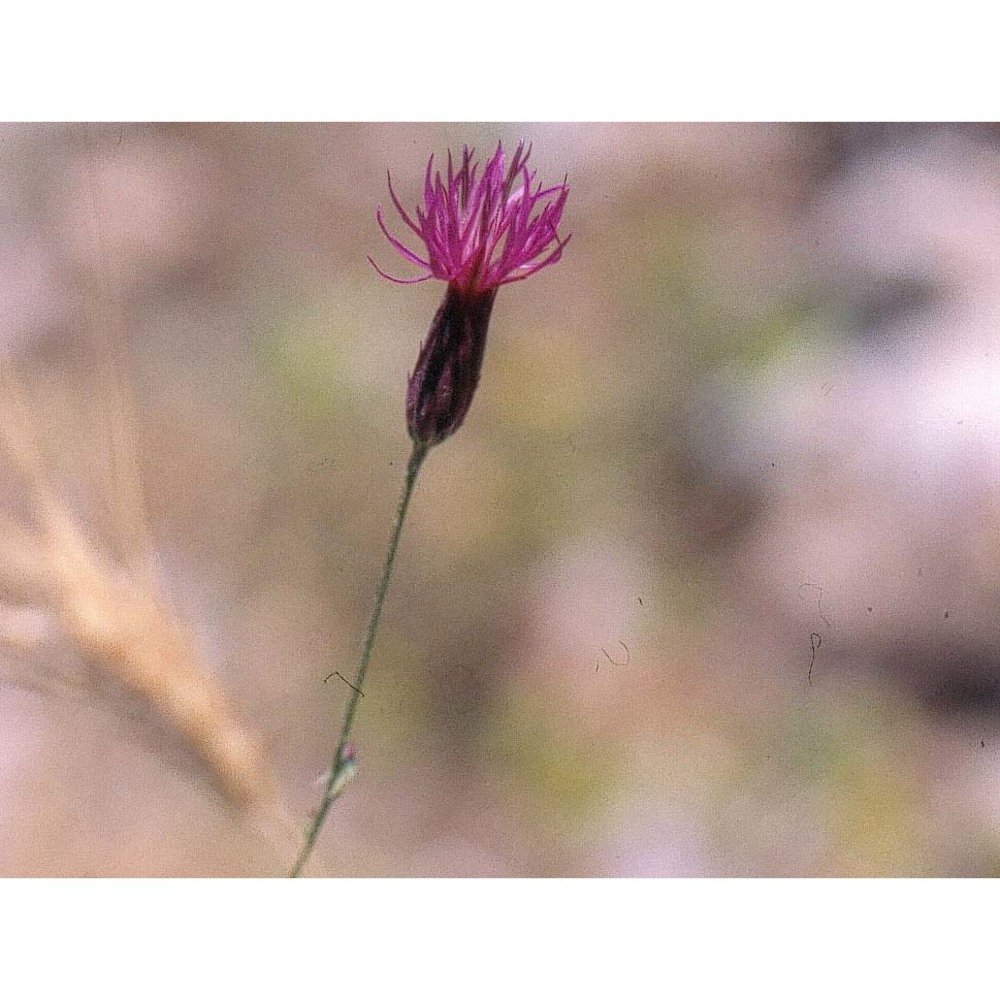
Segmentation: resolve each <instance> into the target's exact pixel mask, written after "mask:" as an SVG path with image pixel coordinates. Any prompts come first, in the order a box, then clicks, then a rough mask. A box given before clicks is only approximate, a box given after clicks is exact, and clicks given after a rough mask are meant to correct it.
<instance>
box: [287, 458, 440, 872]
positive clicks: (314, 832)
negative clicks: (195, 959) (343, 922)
mask: <svg viewBox="0 0 1000 1000" xmlns="http://www.w3.org/2000/svg"><path fill="white" fill-rule="evenodd" d="M429 450H430V447H429V445H426V444H421V443H419V442H415V443H414V445H413V452H412V453H411V454H410V461H409V464H408V465H407V467H406V482H405V483H404V484H403V495H402V496H401V497H400V499H399V508H398V509H397V510H396V520H395V523H394V524H393V526H392V536H391V537H390V539H389V550H388V552H387V553H386V557H385V565H384V566H383V567H382V578H381V579H380V580H379V583H378V590H377V591H376V592H375V606H374V607H373V608H372V616H371V618H370V619H369V621H368V631H367V633H366V634H365V644H364V646H363V647H362V649H361V662H360V663H359V664H358V672H357V673H356V674H355V676H354V683H353V684H351V697H350V698H349V699H348V702H347V710H346V711H345V712H344V721H343V724H342V725H341V727H340V736H339V737H338V739H337V749H336V750H335V751H334V754H333V762H332V763H331V765H330V776H329V778H328V779H327V782H326V788H325V789H324V790H323V800H322V801H321V802H320V804H319V808H318V809H317V810H316V814H315V816H313V819H312V822H311V823H310V824H309V829H308V830H307V831H306V839H305V843H304V844H303V846H302V851H301V852H300V854H299V856H298V859H297V860H296V862H295V864H294V866H293V867H292V870H291V872H290V874H289V877H290V878H297V877H298V876H299V875H300V874H301V873H302V869H303V868H304V867H305V864H306V862H307V861H308V860H309V856H310V855H311V854H312V850H313V847H314V846H315V844H316V838H317V837H319V832H320V830H321V829H322V828H323V823H324V821H325V820H326V814H327V813H328V812H329V811H330V806H331V805H333V802H334V800H335V799H336V798H337V796H338V795H339V794H340V791H341V789H342V788H343V786H344V781H341V780H340V779H341V778H342V777H344V776H345V775H346V773H347V772H348V770H349V769H350V768H351V767H352V766H353V763H352V761H351V760H349V759H346V758H345V756H344V751H345V749H346V748H347V741H348V740H349V739H350V736H351V729H352V727H353V726H354V716H355V714H356V713H357V710H358V701H359V700H360V699H361V696H362V694H363V692H364V683H365V674H366V673H367V672H368V661H369V660H370V659H371V656H372V650H373V649H374V648H375V637H376V635H377V634H378V625H379V619H380V618H381V617H382V605H383V604H384V603H385V595H386V593H387V591H388V590H389V581H390V580H391V579H392V566H393V563H394V562H395V561H396V549H397V548H398V546H399V538H400V535H402V533H403V522H404V521H405V520H406V510H407V508H408V507H409V506H410V498H411V497H412V496H413V487H414V486H415V485H416V482H417V473H418V472H420V466H421V465H423V462H424V459H425V458H426V457H427V452H428V451H429Z"/></svg>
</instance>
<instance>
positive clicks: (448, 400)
mask: <svg viewBox="0 0 1000 1000" xmlns="http://www.w3.org/2000/svg"><path fill="white" fill-rule="evenodd" d="M530 152H531V150H530V148H529V150H528V151H527V152H525V151H524V143H518V146H517V149H516V150H515V152H514V156H513V158H512V160H511V163H510V167H509V168H508V169H507V170H506V172H505V171H504V164H505V158H504V151H503V146H502V145H500V144H498V145H497V151H496V153H494V154H493V158H492V159H491V160H490V161H489V163H487V164H486V169H485V170H483V173H482V176H481V177H478V178H477V176H476V175H477V173H478V171H479V164H478V163H474V162H473V160H472V157H473V151H472V150H471V149H469V148H468V147H466V148H465V149H463V150H462V165H461V166H460V167H459V168H458V171H457V172H456V171H455V168H454V164H453V163H452V159H451V153H449V154H448V180H447V183H445V181H444V179H443V178H442V177H441V173H440V171H438V172H437V173H436V174H435V175H434V179H433V181H432V180H431V172H432V170H433V165H434V158H433V157H431V159H430V162H429V163H428V164H427V173H426V175H425V177H424V205H423V208H418V209H417V210H416V221H415V222H414V220H413V219H412V218H411V217H410V216H409V215H408V214H407V212H406V210H405V209H404V208H403V206H402V205H401V204H400V202H399V199H398V198H397V197H396V192H395V191H393V189H392V179H391V178H390V180H389V194H390V196H391V197H392V203H393V204H394V205H395V206H396V210H397V211H398V212H399V214H400V216H401V217H402V219H403V222H404V223H406V225H407V226H408V227H409V228H410V229H411V230H412V231H413V232H414V233H415V234H416V235H417V236H419V237H420V239H421V241H422V242H423V244H424V247H425V256H424V257H421V256H419V255H418V254H416V253H414V252H413V251H412V250H410V249H409V247H407V246H405V245H404V244H403V243H401V242H400V241H399V240H398V239H396V237H395V236H393V235H392V233H390V232H389V230H388V229H387V228H386V226H385V222H384V221H383V219H382V208H381V206H379V210H378V212H377V213H376V216H375V217H376V218H377V219H378V224H379V226H380V227H381V229H382V232H383V233H385V236H386V239H387V240H388V241H389V242H390V243H391V244H392V245H393V246H394V247H395V248H396V249H397V250H398V251H399V252H400V253H401V254H402V255H403V256H404V257H405V258H406V259H407V260H409V261H410V262H411V263H413V264H416V265H417V266H418V267H423V268H426V270H427V274H425V275H423V276H422V277H419V278H393V277H392V276H391V275H388V274H386V273H385V272H384V271H383V270H382V269H381V268H380V267H379V266H378V265H377V264H376V263H375V261H373V260H372V259H371V257H369V258H368V260H369V261H370V262H371V265H372V267H374V268H375V270H376V271H378V273H379V274H381V275H382V277H384V278H388V279H389V280H390V281H395V282H397V283H399V284H404V285H406V284H412V283H414V282H417V281H426V280H427V279H428V278H439V279H440V280H441V281H446V282H447V283H448V288H447V290H446V292H445V296H444V301H443V302H442V303H441V306H440V308H439V309H438V311H437V314H436V315H435V317H434V320H433V322H432V323H431V328H430V332H429V333H428V334H427V339H426V340H425V341H424V343H423V345H422V346H421V348H420V355H419V357H418V358H417V367H416V368H415V369H414V371H413V374H412V375H411V376H410V381H409V384H408V386H407V391H406V424H407V429H408V430H409V433H410V437H411V438H413V440H414V442H416V443H417V444H419V445H422V446H424V447H425V448H430V447H432V446H433V445H436V444H438V443H440V442H441V441H443V440H444V439H445V438H447V437H449V436H450V435H452V434H454V433H455V431H456V430H458V428H459V427H460V426H461V424H462V421H463V420H464V419H465V415H466V413H468V411H469V407H470V406H471V405H472V397H473V396H474V395H475V392H476V387H477V386H478V384H479V372H480V369H481V368H482V363H483V354H484V352H485V349H486V333H487V329H488V327H489V322H490V313H491V312H492V310H493V300H494V299H495V298H496V293H497V289H498V288H499V287H500V286H501V285H508V284H510V283H511V282H512V281H522V280H524V279H525V278H528V277H530V276H531V275H533V274H534V273H535V272H536V271H540V270H541V269H542V268H543V267H547V266H548V265H549V264H554V263H555V262H556V261H557V260H559V258H560V257H561V256H562V252H563V248H564V247H565V246H566V244H567V243H568V242H569V237H567V238H566V239H565V240H562V239H560V238H559V233H558V227H559V222H560V220H561V219H562V213H563V207H564V206H565V204H566V199H567V198H568V197H569V188H568V187H567V186H566V182H565V180H564V181H563V183H562V184H557V185H556V186H555V187H550V188H545V189H543V188H542V186H541V185H540V184H539V185H538V186H537V188H536V189H535V190H534V191H532V189H531V185H532V182H533V180H534V174H532V173H529V172H528V168H527V166H526V164H527V162H528V156H529V155H530Z"/></svg>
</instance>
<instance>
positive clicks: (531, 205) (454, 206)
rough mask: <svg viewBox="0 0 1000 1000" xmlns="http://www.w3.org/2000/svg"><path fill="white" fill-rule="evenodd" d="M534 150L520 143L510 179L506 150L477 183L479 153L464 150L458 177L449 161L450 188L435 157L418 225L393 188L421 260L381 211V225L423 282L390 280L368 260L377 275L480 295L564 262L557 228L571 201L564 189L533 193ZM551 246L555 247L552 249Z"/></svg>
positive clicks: (500, 148)
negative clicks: (441, 284)
mask: <svg viewBox="0 0 1000 1000" xmlns="http://www.w3.org/2000/svg"><path fill="white" fill-rule="evenodd" d="M530 155H531V148H530V147H529V148H528V150H527V152H525V150H524V143H523V142H521V143H518V146H517V149H516V150H515V151H514V156H513V158H512V159H511V162H510V167H509V168H508V169H507V170H506V171H505V170H504V165H505V159H506V158H505V155H504V150H503V146H502V145H501V144H500V143H498V144H497V151H496V152H495V153H494V154H493V157H492V159H490V161H489V163H487V164H486V169H485V170H483V173H482V176H481V177H478V178H477V176H476V175H477V173H478V171H479V164H478V163H477V162H474V161H473V156H474V150H471V149H469V148H468V147H465V148H464V149H463V150H462V164H461V166H460V167H459V168H458V170H457V171H456V170H455V169H454V165H453V163H452V158H451V153H450V152H449V153H448V177H447V183H446V182H445V180H444V179H443V178H442V176H441V172H440V171H438V172H436V173H435V174H434V178H433V180H432V179H431V174H432V171H433V168H434V157H433V156H432V157H431V159H430V161H429V162H428V164H427V172H426V174H425V176H424V204H423V208H419V207H418V208H417V210H416V221H415V222H414V220H413V218H411V216H410V215H409V214H408V213H407V212H406V210H405V209H404V208H403V206H402V205H401V204H400V201H399V199H398V198H397V197H396V192H395V191H394V190H393V188H392V178H391V177H390V178H389V195H390V197H391V198H392V203H393V204H394V205H395V206H396V210H397V211H398V212H399V214H400V217H401V218H402V220H403V222H404V223H405V224H406V225H407V226H408V227H409V228H410V229H411V230H412V231H413V233H414V234H415V235H416V236H418V237H419V238H420V240H421V241H422V242H423V244H424V247H425V254H424V256H420V255H419V254H417V253H414V252H413V251H412V250H410V249H409V248H408V247H407V246H405V245H404V244H403V243H402V242H401V241H400V240H398V239H396V237H395V236H393V235H392V233H390V232H389V230H388V229H387V228H386V225H385V221H384V220H383V218H382V208H381V206H379V209H378V212H377V213H376V218H377V219H378V224H379V226H380V227H381V229H382V232H383V233H384V234H385V237H386V239H387V240H388V241H389V242H390V243H391V244H392V245H393V246H394V247H395V248H396V249H397V250H398V251H399V252H400V253H401V254H402V255H403V256H404V257H405V258H406V259H407V260H409V261H410V262H411V263H413V264H416V265H417V266H418V267H422V268H426V269H427V272H428V273H427V274H425V275H423V276H422V277H419V278H409V279H406V278H393V277H392V276H391V275H388V274H386V273H385V272H384V271H383V270H382V269H381V268H380V267H379V266H378V265H377V264H376V263H375V261H373V260H372V259H371V257H369V258H368V259H369V261H371V264H372V267H374V268H375V270H377V271H378V273H379V274H381V275H382V277H384V278H388V279H389V280H390V281H395V282H397V283H399V284H412V283H415V282H418V281H426V280H427V279H428V278H439V279H440V280H442V281H447V282H448V283H449V285H452V286H454V287H455V289H456V290H457V291H460V292H463V293H465V294H466V295H469V294H472V295H475V294H481V293H483V292H487V291H489V290H491V289H496V288H499V287H500V286H501V285H507V284H510V283H511V282H512V281H522V280H523V279H525V278H528V277H530V276H531V275H532V274H534V273H535V272H536V271H540V270H541V269H542V268H543V267H547V266H548V265H549V264H554V263H555V262H556V261H557V260H559V258H560V257H561V256H562V252H563V248H564V247H565V246H566V244H567V243H568V242H569V237H567V238H566V239H565V240H561V239H560V238H559V234H558V231H557V230H558V227H559V221H560V219H561V218H562V213H563V208H564V206H565V204H566V199H567V197H568V196H569V188H568V187H567V186H566V183H565V181H564V182H563V183H562V184H557V185H555V186H554V187H549V188H545V189H544V190H543V189H542V186H541V184H539V185H538V186H537V187H536V189H535V190H534V191H532V188H531V185H532V182H533V180H534V176H535V175H534V174H533V173H531V172H529V171H528V168H527V163H528V157H529V156H530ZM553 244H555V245H554V246H553Z"/></svg>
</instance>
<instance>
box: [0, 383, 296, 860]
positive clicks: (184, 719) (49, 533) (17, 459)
mask: <svg viewBox="0 0 1000 1000" xmlns="http://www.w3.org/2000/svg"><path fill="white" fill-rule="evenodd" d="M0 391H2V392H3V397H4V398H3V409H4V412H3V413H0V442H2V444H3V445H4V447H5V449H6V451H7V453H8V456H9V457H10V459H11V460H12V463H13V465H14V466H15V467H16V469H17V470H18V472H19V473H20V478H21V479H22V480H23V483H24V486H25V487H26V489H27V491H28V496H29V499H30V506H31V511H32V518H33V520H34V528H35V531H34V532H27V531H25V530H24V529H23V528H19V529H18V530H17V531H14V532H12V533H11V534H10V536H9V540H10V543H9V545H8V546H7V548H9V549H10V550H11V554H12V555H14V556H16V559H15V560H14V562H15V563H16V566H15V570H17V571H24V572H25V573H27V576H28V578H29V580H30V581H31V583H32V584H33V585H34V586H42V585H44V588H45V592H46V597H47V601H46V603H47V604H48V608H47V609H45V610H47V611H49V612H50V614H51V616H52V617H54V619H55V620H56V621H57V622H58V624H59V626H60V628H61V631H62V634H63V635H64V636H65V638H67V639H68V640H69V642H70V643H71V644H72V646H73V647H74V649H75V650H76V651H77V653H78V654H79V655H80V656H82V657H83V658H84V659H85V661H86V662H87V663H88V664H90V665H91V666H92V667H93V668H94V669H95V670H96V671H97V672H98V674H99V675H100V676H102V677H103V678H104V679H105V680H110V681H112V682H113V683H114V684H115V685H116V686H117V687H119V688H121V689H123V690H124V691H126V692H128V693H129V694H130V695H132V696H134V697H135V698H137V699H139V700H140V701H141V702H142V703H143V704H145V705H148V706H149V707H151V708H152V709H153V710H154V711H155V712H156V714H157V715H158V716H159V717H160V718H161V719H163V720H164V721H165V722H166V723H167V725H168V726H169V727H170V728H171V729H172V730H173V731H174V732H175V733H177V734H178V735H179V736H180V737H181V738H182V740H183V741H184V743H185V744H186V745H187V746H189V747H190V748H191V749H192V750H193V751H194V752H195V753H196V755H197V756H198V758H199V759H200V760H201V761H202V762H203V763H204V765H205V766H206V768H207V770H208V772H209V773H210V775H211V776H212V779H213V783H214V785H215V786H216V787H217V789H218V790H219V791H220V792H221V794H222V795H223V796H224V798H225V799H226V801H227V802H229V803H230V804H231V805H233V806H235V807H237V809H238V810H239V811H240V813H241V814H243V815H246V816H248V817H251V818H252V819H253V821H254V822H255V823H256V824H257V826H258V828H259V829H260V830H261V832H262V833H264V834H265V836H267V838H268V839H269V840H270V841H271V843H272V845H273V846H274V847H275V849H276V850H278V851H279V853H280V854H281V855H282V856H284V855H286V854H287V853H288V852H289V851H290V850H293V849H294V847H295V846H296V843H297V841H296V836H295V832H294V828H293V824H292V823H291V821H290V820H289V819H288V818H287V813H286V812H285V810H284V809H283V807H282V806H281V804H280V802H279V798H278V795H277V790H276V785H275V782H274V779H273V776H272V773H271V770H270V767H269V764H268V761H267V759H266V758H265V756H264V754H263V753H262V751H261V750H260V748H259V747H258V745H257V743H256V741H255V740H254V739H253V738H252V737H251V736H250V735H249V734H248V733H247V731H246V730H245V728H244V727H243V726H242V725H241V723H240V722H239V720H238V719H237V717H236V715H235V713H234V712H233V710H232V708H231V707H230V704H229V702H228V699H227V698H226V695H225V693H224V691H223V689H222V687H221V685H220V684H219V682H218V681H217V680H216V678H215V677H213V676H212V674H211V673H209V672H208V671H207V670H206V669H205V667H204V665H203V664H202V663H201V662H200V659H199V656H198V653H197V649H196V645H195V642H194V639H193V635H192V633H191V632H190V630H189V629H188V628H187V627H186V626H185V624H184V623H183V622H182V621H181V620H180V618H179V617H178V616H177V615H175V614H174V613H173V612H172V610H171V609H170V607H169V605H168V603H167V601H166V599H165V596H164V595H163V593H162V592H161V591H160V590H159V588H158V586H157V584H156V582H155V580H154V579H153V576H152V574H151V573H148V572H144V571H143V570H142V569H141V568H139V567H136V566H133V567H130V568H129V569H125V568H123V567H122V566H120V565H119V564H118V563H117V562H116V561H115V560H114V559H112V558H110V557H108V556H107V555H105V554H104V553H103V552H101V551H100V550H99V549H98V548H97V547H96V546H95V545H94V544H92V543H91V541H90V539H89V538H88V536H87V535H86V533H85V532H84V531H83V529H82V528H81V526H80V525H79V523H78V521H77V519H76V518H75V517H74V515H73V513H72V511H71V510H70V509H69V508H68V507H67V505H66V504H65V503H64V502H62V500H61V498H60V496H59V495H58V493H57V492H56V490H55V489H54V488H53V486H52V484H51V483H50V481H49V479H48V477H47V475H46V470H45V468H44V463H43V461H42V458H41V454H40V450H39V448H38V446H37V443H36V441H35V439H34V435H33V429H34V428H33V424H32V417H31V416H30V414H31V412H32V411H31V410H30V409H29V407H28V406H26V405H25V402H24V397H23V387H22V385H21V384H20V382H19V381H18V379H17V378H16V376H15V375H13V374H12V372H11V371H10V369H9V368H8V370H7V371H6V372H4V373H3V375H2V376H0ZM151 555H152V553H151V552H146V553H143V557H142V558H141V559H139V560H138V562H139V566H143V565H144V566H150V565H152V558H151ZM130 561H131V560H130ZM39 613H41V612H39ZM8 617H10V616H8ZM18 621H20V622H21V624H24V620H23V615H21V617H20V618H17V616H15V617H11V618H10V622H8V624H11V623H13V624H15V625H17V624H18ZM39 621H41V619H39ZM28 624H30V622H29V623H28ZM36 624H37V622H36ZM3 626H4V620H2V619H0V628H3ZM6 631H7V632H8V633H9V634H7V635H5V637H4V638H5V639H6V641H7V642H8V643H9V644H13V645H17V638H18V636H17V634H15V633H17V629H16V628H15V629H14V630H13V631H11V630H9V629H8V630H6ZM21 631H22V632H23V631H24V630H23V629H21ZM22 638H23V636H22Z"/></svg>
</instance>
